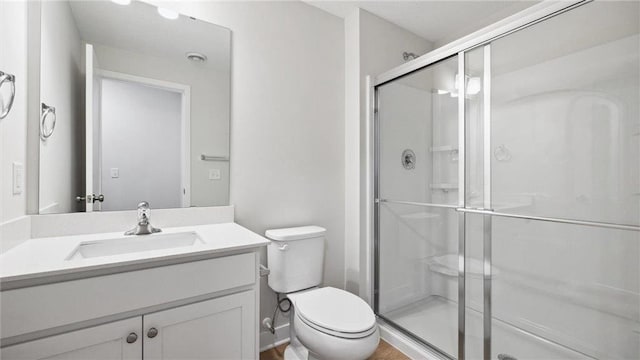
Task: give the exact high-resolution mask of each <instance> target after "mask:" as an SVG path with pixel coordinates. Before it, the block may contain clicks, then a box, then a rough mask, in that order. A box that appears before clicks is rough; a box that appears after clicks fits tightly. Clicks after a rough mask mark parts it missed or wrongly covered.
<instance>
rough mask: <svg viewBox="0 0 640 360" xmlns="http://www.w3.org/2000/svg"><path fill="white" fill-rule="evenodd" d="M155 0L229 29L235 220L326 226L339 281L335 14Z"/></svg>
mask: <svg viewBox="0 0 640 360" xmlns="http://www.w3.org/2000/svg"><path fill="white" fill-rule="evenodd" d="M162 4H163V6H165V7H172V8H174V9H176V10H180V11H182V12H183V13H185V14H187V15H191V16H194V17H196V18H199V19H202V20H205V21H210V22H213V23H216V24H218V25H221V26H225V27H227V28H229V29H231V31H232V66H231V68H232V76H231V78H232V80H231V83H232V93H231V104H232V105H231V113H232V119H233V120H232V130H231V158H232V162H231V182H232V183H231V203H232V204H234V205H235V208H236V222H238V223H239V224H241V225H243V226H246V227H247V228H249V229H251V230H253V231H255V232H257V233H259V234H264V231H265V230H266V229H269V228H277V227H287V226H298V225H306V224H316V225H320V226H323V227H325V228H327V243H326V245H327V247H326V252H325V259H326V261H325V274H324V283H325V285H331V286H336V287H340V288H343V287H344V146H345V145H344V28H343V21H342V19H340V18H338V17H335V16H332V15H330V14H327V13H325V12H323V11H321V10H319V9H316V8H314V7H311V6H309V5H306V4H304V3H302V2H162ZM263 262H265V263H266V256H265V257H264V258H263ZM261 291H262V297H261V318H262V317H265V316H269V317H271V316H272V315H273V309H274V307H275V294H274V293H273V292H272V291H271V290H270V289H269V288H268V286H267V283H266V281H264V282H263V283H262V288H261ZM278 322H279V323H282V322H286V319H283V317H282V316H280V318H279V321H278ZM263 345H264V344H263Z"/></svg>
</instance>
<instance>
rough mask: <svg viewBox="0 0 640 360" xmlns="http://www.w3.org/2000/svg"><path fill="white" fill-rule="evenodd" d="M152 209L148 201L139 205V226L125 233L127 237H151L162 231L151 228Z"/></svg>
mask: <svg viewBox="0 0 640 360" xmlns="http://www.w3.org/2000/svg"><path fill="white" fill-rule="evenodd" d="M150 220H151V208H149V203H148V202H146V201H143V202H141V203H140V204H138V225H136V227H134V228H133V229H131V230H129V231H127V232H126V233H124V234H125V235H149V234H153V233H157V232H160V231H162V230H161V229H158V228H154V227H153V226H151V222H150Z"/></svg>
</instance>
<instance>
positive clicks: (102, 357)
mask: <svg viewBox="0 0 640 360" xmlns="http://www.w3.org/2000/svg"><path fill="white" fill-rule="evenodd" d="M141 331H142V318H140V317H136V318H131V319H126V320H122V321H116V322H112V323H108V324H104V325H99V326H94V327H90V328H87V329H82V330H77V331H72V332H68V333H65V334H61V335H56V336H51V337H47V338H43V339H39V340H34V341H29V342H26V343H22V344H18V345H13V346H8V347H5V348H2V349H0V358H2V360H14V359H32V360H35V359H55V360H63V359H64V360H66V359H77V360H86V359H91V360H107V359H108V360H117V359H126V360H141V359H142V338H141V335H142V334H141ZM131 334H135V336H137V339H136V340H135V341H132V340H133V338H134V336H133V335H131ZM130 335H131V336H130ZM127 338H129V341H127Z"/></svg>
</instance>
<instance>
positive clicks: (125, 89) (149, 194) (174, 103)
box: [96, 79, 182, 210]
mask: <svg viewBox="0 0 640 360" xmlns="http://www.w3.org/2000/svg"><path fill="white" fill-rule="evenodd" d="M101 105H102V106H101V109H102V111H101V116H100V118H101V120H102V124H101V128H102V139H101V144H100V146H101V148H102V150H101V153H102V163H101V164H100V166H101V167H102V171H101V172H102V176H101V178H102V193H103V194H105V201H104V202H103V203H102V209H103V210H124V209H135V208H136V206H137V204H138V203H139V202H140V201H143V200H144V201H148V202H149V203H150V204H151V206H152V207H153V208H158V209H167V208H175V207H181V206H182V183H181V174H182V165H181V164H182V154H181V152H180V151H179V149H181V142H182V141H181V134H182V128H181V127H182V125H181V119H182V95H181V94H180V93H178V92H174V91H168V90H164V89H159V88H154V87H150V86H146V85H142V84H137V83H132V82H126V81H119V80H112V79H102V104H101ZM96 166H98V164H96ZM112 168H117V169H118V172H119V174H118V177H112V176H111V169H112Z"/></svg>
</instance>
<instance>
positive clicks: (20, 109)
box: [0, 1, 28, 251]
mask: <svg viewBox="0 0 640 360" xmlns="http://www.w3.org/2000/svg"><path fill="white" fill-rule="evenodd" d="M0 70H2V71H4V72H8V73H10V74H13V75H15V76H16V97H15V101H14V103H13V109H12V110H11V112H10V113H9V115H7V117H6V118H4V119H1V120H0V239H7V238H9V237H11V236H13V235H16V236H17V235H19V234H22V233H24V230H25V229H27V228H28V224H27V222H28V221H25V220H26V218H25V217H24V215H25V214H26V191H25V190H24V187H25V186H26V177H25V178H23V180H22V186H23V190H22V192H21V193H19V194H14V193H13V182H12V179H13V168H12V167H13V163H14V162H16V163H19V164H22V166H23V167H24V168H25V176H26V160H27V145H26V131H27V4H26V3H25V2H18V1H11V2H7V1H2V2H0ZM3 87H4V86H3ZM0 245H1V244H0ZM1 250H2V248H0V251H1Z"/></svg>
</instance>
